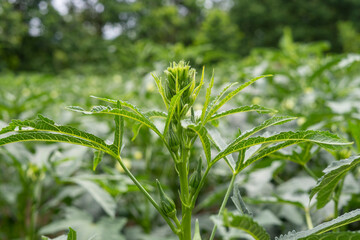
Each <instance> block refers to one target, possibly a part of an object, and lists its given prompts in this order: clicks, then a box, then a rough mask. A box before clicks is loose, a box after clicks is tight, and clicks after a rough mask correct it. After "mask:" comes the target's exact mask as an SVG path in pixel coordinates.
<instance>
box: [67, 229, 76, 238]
mask: <svg viewBox="0 0 360 240" xmlns="http://www.w3.org/2000/svg"><path fill="white" fill-rule="evenodd" d="M67 240H76V232H75V231H74V229H72V228H71V227H69V233H68V236H67Z"/></svg>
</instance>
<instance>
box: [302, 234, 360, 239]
mask: <svg viewBox="0 0 360 240" xmlns="http://www.w3.org/2000/svg"><path fill="white" fill-rule="evenodd" d="M357 239H360V232H331V233H324V234H320V235H315V236H309V237H305V238H301V240H357Z"/></svg>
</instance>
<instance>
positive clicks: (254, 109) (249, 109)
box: [209, 105, 276, 121]
mask: <svg viewBox="0 0 360 240" xmlns="http://www.w3.org/2000/svg"><path fill="white" fill-rule="evenodd" d="M241 112H257V113H275V112H276V110H274V109H271V108H266V107H262V106H259V105H251V106H242V107H238V108H233V109H230V110H227V111H223V112H220V113H218V114H214V115H213V116H212V117H210V118H209V121H213V120H216V119H219V118H222V117H225V116H228V115H231V114H234V113H241Z"/></svg>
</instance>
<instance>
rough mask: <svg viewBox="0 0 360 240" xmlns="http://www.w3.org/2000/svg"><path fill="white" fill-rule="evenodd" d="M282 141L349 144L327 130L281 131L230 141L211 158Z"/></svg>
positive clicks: (336, 144)
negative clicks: (265, 135) (269, 134)
mask: <svg viewBox="0 0 360 240" xmlns="http://www.w3.org/2000/svg"><path fill="white" fill-rule="evenodd" d="M245 134H246V133H245ZM240 138H241V136H240ZM283 141H299V142H300V141H307V142H313V143H316V144H318V145H319V146H321V147H324V148H328V149H336V148H338V147H341V146H344V145H349V144H351V143H349V142H346V141H345V140H343V139H341V138H339V137H338V136H336V135H334V134H331V133H329V132H323V131H313V130H308V131H297V132H281V133H278V134H275V135H273V136H271V137H253V138H248V139H245V140H242V141H240V142H232V143H231V144H229V145H228V147H227V148H226V149H224V150H223V151H221V152H219V153H218V155H217V156H216V157H215V158H214V159H213V162H217V161H218V160H220V159H221V158H223V157H225V156H227V155H229V154H231V153H233V152H237V151H240V150H242V149H247V148H249V147H251V146H255V145H259V144H264V143H266V144H268V143H277V142H283ZM247 162H248V161H247Z"/></svg>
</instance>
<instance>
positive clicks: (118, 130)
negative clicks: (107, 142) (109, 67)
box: [100, 101, 124, 160]
mask: <svg viewBox="0 0 360 240" xmlns="http://www.w3.org/2000/svg"><path fill="white" fill-rule="evenodd" d="M117 108H118V109H121V104H120V101H117ZM114 121H115V133H114V143H113V145H114V147H115V148H116V153H117V154H118V155H120V152H121V147H122V145H123V143H122V141H123V136H124V118H123V117H122V116H115V117H114ZM100 160H101V159H100Z"/></svg>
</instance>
